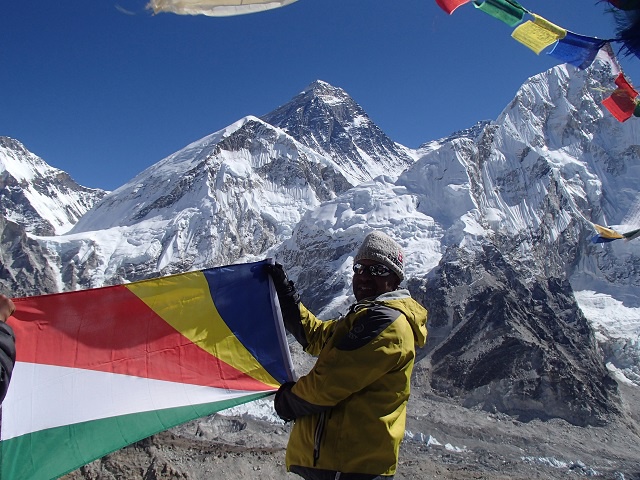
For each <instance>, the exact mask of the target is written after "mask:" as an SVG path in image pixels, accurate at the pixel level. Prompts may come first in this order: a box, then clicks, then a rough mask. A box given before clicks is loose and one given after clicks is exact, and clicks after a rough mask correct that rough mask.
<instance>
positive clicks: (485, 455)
mask: <svg viewBox="0 0 640 480" xmlns="http://www.w3.org/2000/svg"><path fill="white" fill-rule="evenodd" d="M620 393H621V395H622V399H623V408H624V413H623V416H622V417H621V418H617V419H613V420H612V421H611V423H610V424H609V425H607V426H604V427H588V428H581V427H575V426H572V425H571V424H569V423H567V422H565V421H562V420H552V421H546V422H542V421H532V422H529V423H522V422H519V421H517V420H514V419H513V418H511V417H508V416H506V415H503V414H499V413H489V412H485V411H478V410H469V409H466V408H463V407H460V406H458V405H456V404H455V403H453V402H450V401H447V400H446V399H441V398H440V399H438V398H435V397H432V396H429V395H428V394H427V393H426V392H421V391H414V392H413V394H412V399H411V402H410V406H409V417H408V420H407V431H408V432H409V433H408V434H407V438H406V439H405V442H404V443H403V445H402V449H401V458H400V465H399V472H398V474H397V475H396V477H395V478H396V479H398V480H405V479H432V478H433V479H435V478H438V479H441V478H447V479H453V480H466V479H523V480H524V479H527V480H530V479H566V478H574V477H575V478H578V477H592V478H602V479H616V480H630V479H640V428H639V427H638V426H639V425H640V389H639V388H637V387H632V386H628V385H625V384H621V385H620ZM264 408H266V409H268V408H269V403H266V402H265V403H264ZM289 429H290V425H285V424H281V423H280V424H278V423H274V422H273V421H266V420H259V419H256V418H255V417H252V416H248V415H231V416H230V415H224V416H223V415H214V416H211V417H208V418H205V419H200V420H197V421H193V422H190V423H188V424H185V425H183V426H180V427H177V428H175V429H172V430H170V431H168V432H163V433H161V434H158V435H155V436H153V437H150V438H148V439H146V440H143V441H141V442H138V443H136V444H134V445H132V446H130V447H128V448H125V449H123V450H120V451H118V452H115V453H113V454H111V455H108V456H106V457H104V458H103V459H101V460H97V461H95V462H93V463H91V464H89V465H87V466H85V467H83V468H81V469H80V470H77V471H75V472H72V473H71V474H69V475H67V476H66V477H64V478H65V480H80V479H95V480H98V479H100V480H102V479H144V480H154V479H241V480H248V479H262V480H271V479H274V480H275V479H288V478H291V479H292V480H293V479H295V478H299V477H297V476H295V475H293V474H289V473H286V470H285V466H284V456H285V447H286V443H287V438H288V434H289Z"/></svg>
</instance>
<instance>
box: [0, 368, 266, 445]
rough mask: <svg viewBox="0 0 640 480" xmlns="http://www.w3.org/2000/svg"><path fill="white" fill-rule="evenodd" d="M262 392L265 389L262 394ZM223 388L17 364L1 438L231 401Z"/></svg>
mask: <svg viewBox="0 0 640 480" xmlns="http://www.w3.org/2000/svg"><path fill="white" fill-rule="evenodd" d="M264 391H267V390H264ZM254 393H260V392H257V391H251V392H249V391H243V390H226V389H220V388H214V387H202V386H198V385H189V384H184V383H176V382H167V381H163V380H153V379H149V378H142V377H133V376H129V375H121V374H114V373H105V372H98V371H95V370H82V369H77V368H69V367H58V366H52V365H42V364H36V363H25V362H16V365H15V368H14V370H13V375H12V378H11V387H10V388H9V393H8V394H7V397H6V398H5V400H4V402H3V405H2V409H3V411H4V412H11V415H4V416H3V418H2V440H8V439H10V438H14V437H18V436H20V435H24V434H27V433H32V432H37V431H40V430H44V429H46V428H54V427H61V426H64V425H71V424H74V423H80V422H87V421H92V420H99V419H103V418H111V417H116V416H120V415H127V414H131V413H140V412H149V411H153V410H160V409H165V408H175V407H183V406H187V405H199V404H204V403H211V402H218V401H223V400H231V399H233V398H238V397H242V396H245V395H247V394H254Z"/></svg>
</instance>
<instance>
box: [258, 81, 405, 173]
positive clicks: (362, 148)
mask: <svg viewBox="0 0 640 480" xmlns="http://www.w3.org/2000/svg"><path fill="white" fill-rule="evenodd" d="M261 120H263V121H265V122H267V123H269V124H271V125H273V126H274V127H278V128H281V129H282V130H284V131H285V132H287V133H288V134H289V135H291V136H292V137H293V138H295V139H296V140H297V141H299V142H300V143H302V144H304V145H306V146H307V147H309V148H311V149H313V150H315V151H316V152H318V153H320V154H322V155H323V156H326V157H328V158H330V159H332V160H333V161H334V162H336V163H337V164H338V165H340V166H341V167H342V168H343V169H344V170H345V171H351V172H354V182H352V184H354V185H355V184H357V183H360V182H363V181H368V180H371V179H373V178H376V177H378V176H379V175H389V176H392V177H394V176H395V177H397V176H398V175H399V174H400V173H401V172H402V171H403V170H404V169H406V168H407V167H408V166H409V165H411V164H412V163H413V159H412V158H411V157H410V156H409V155H408V153H407V152H406V149H404V148H403V147H402V146H399V145H397V144H396V143H395V142H393V140H391V139H390V138H389V137H387V135H385V133H384V132H383V131H382V130H381V129H380V128H379V127H378V126H377V125H375V124H374V123H373V122H372V121H371V119H370V118H369V116H368V115H367V113H366V112H365V111H364V110H363V108H362V107H361V106H360V105H358V104H357V103H356V102H355V101H354V100H353V99H352V98H351V97H350V96H349V95H348V94H347V92H345V91H344V90H343V89H341V88H338V87H334V86H333V85H331V84H329V83H327V82H325V81H322V80H316V81H314V82H312V83H311V84H309V86H307V88H305V89H304V90H303V91H302V92H300V93H299V94H298V95H296V96H295V97H294V98H293V99H291V100H290V101H289V102H288V103H286V104H284V105H282V106H280V107H278V108H276V109H275V110H274V111H272V112H270V113H268V114H266V115H264V116H262V117H261Z"/></svg>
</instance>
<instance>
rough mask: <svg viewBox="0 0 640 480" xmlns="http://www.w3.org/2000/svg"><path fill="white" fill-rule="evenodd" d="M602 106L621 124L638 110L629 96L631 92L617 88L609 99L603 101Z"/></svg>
mask: <svg viewBox="0 0 640 480" xmlns="http://www.w3.org/2000/svg"><path fill="white" fill-rule="evenodd" d="M602 104H603V105H604V106H605V107H606V108H607V110H609V111H610V112H611V114H612V115H613V116H614V117H616V118H617V119H618V121H620V122H624V121H626V120H629V118H631V116H632V115H633V111H634V110H635V109H636V102H635V101H634V99H633V98H632V97H631V96H630V95H629V92H628V91H627V90H625V89H622V88H616V89H615V91H614V92H613V93H612V94H611V95H610V96H609V97H607V98H605V99H604V100H603V101H602Z"/></svg>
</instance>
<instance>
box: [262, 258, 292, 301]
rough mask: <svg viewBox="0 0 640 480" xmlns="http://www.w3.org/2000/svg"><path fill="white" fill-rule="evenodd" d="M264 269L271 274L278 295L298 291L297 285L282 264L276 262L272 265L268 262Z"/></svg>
mask: <svg viewBox="0 0 640 480" xmlns="http://www.w3.org/2000/svg"><path fill="white" fill-rule="evenodd" d="M264 269H265V270H266V272H267V273H268V274H269V275H270V276H271V279H272V280H273V284H274V286H275V287H276V292H278V297H281V296H285V295H292V294H295V293H296V287H295V285H294V284H293V282H292V281H291V280H289V278H288V277H287V274H286V273H285V271H284V268H283V267H282V265H281V264H279V263H276V264H275V265H271V264H270V263H267V264H266V265H265V266H264Z"/></svg>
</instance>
